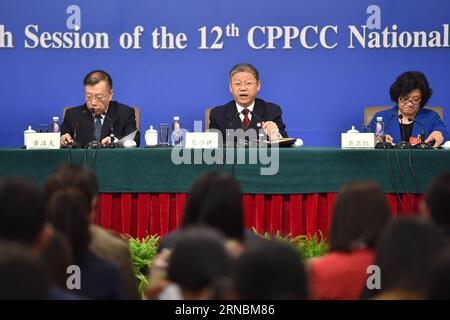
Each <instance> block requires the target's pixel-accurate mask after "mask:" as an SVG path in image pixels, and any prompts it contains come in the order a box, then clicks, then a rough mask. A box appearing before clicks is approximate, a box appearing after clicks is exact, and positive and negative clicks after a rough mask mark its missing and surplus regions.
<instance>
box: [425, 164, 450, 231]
mask: <svg viewBox="0 0 450 320" xmlns="http://www.w3.org/2000/svg"><path fill="white" fill-rule="evenodd" d="M425 203H426V205H427V207H428V210H429V211H430V216H431V219H432V220H433V221H434V222H435V223H436V224H437V225H438V226H441V227H443V228H445V229H446V232H447V233H449V232H450V172H446V173H443V174H441V175H440V176H438V177H437V178H435V179H434V180H433V182H432V183H431V185H430V187H429V188H428V190H427V192H426V194H425Z"/></svg>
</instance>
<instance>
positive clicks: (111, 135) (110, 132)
mask: <svg viewBox="0 0 450 320" xmlns="http://www.w3.org/2000/svg"><path fill="white" fill-rule="evenodd" d="M103 114H104V115H105V118H108V119H109V122H111V128H110V131H109V138H110V140H111V141H110V143H109V144H108V148H115V147H116V144H115V143H114V140H115V139H114V124H113V121H112V119H111V117H110V116H108V115H107V114H106V113H103Z"/></svg>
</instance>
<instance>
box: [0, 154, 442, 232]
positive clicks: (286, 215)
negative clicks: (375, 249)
mask: <svg viewBox="0 0 450 320" xmlns="http://www.w3.org/2000/svg"><path fill="white" fill-rule="evenodd" d="M64 162H71V163H80V164H83V165H86V166H88V167H90V168H92V169H93V170H94V171H95V172H96V174H97V176H98V178H99V183H100V192H101V194H100V200H101V201H100V209H99V215H98V217H97V223H99V224H101V225H102V226H104V227H105V228H111V229H113V230H116V231H118V232H121V233H127V234H130V235H132V236H137V237H143V236H145V235H147V234H160V235H165V234H166V233H167V232H169V231H170V230H173V229H175V228H177V227H178V226H179V224H180V222H181V218H182V214H183V209H184V204H185V201H186V198H187V195H188V193H189V189H190V187H191V185H192V183H193V182H194V181H195V179H196V178H198V177H199V176H200V175H201V174H202V173H204V172H206V171H209V170H225V171H227V172H230V173H232V174H233V175H234V176H235V177H236V178H237V179H238V181H239V182H240V183H241V185H242V190H243V193H244V195H243V201H244V213H245V223H246V225H247V226H248V227H255V228H256V230H257V231H259V232H265V231H268V232H272V233H273V232H276V231H280V232H282V233H291V234H292V235H297V234H306V233H309V234H313V233H314V232H316V231H317V230H321V231H322V232H323V233H325V234H327V233H328V230H329V224H330V220H331V212H332V206H333V202H334V199H335V197H336V193H337V192H338V191H339V188H340V187H341V186H342V184H344V183H346V182H349V181H353V180H374V181H377V182H378V183H379V184H380V185H381V186H382V188H383V189H384V191H385V192H386V194H387V197H388V200H389V202H390V204H391V206H392V209H393V212H394V214H414V213H416V212H417V211H418V208H419V203H420V199H421V195H422V194H423V192H424V190H426V188H427V186H428V185H429V183H430V181H431V179H432V178H434V177H435V176H437V175H438V174H440V173H442V172H444V171H448V170H450V151H448V150H341V149H336V148H281V149H266V148H261V149H242V150H234V149H218V150H206V149H205V150H200V149H198V150H183V149H172V148H138V149H98V150H92V149H90V150H86V149H74V150H69V149H61V150H21V149H0V176H1V177H5V176H25V177H28V178H30V179H32V180H33V181H35V182H36V183H38V184H41V185H42V184H43V183H44V181H45V179H46V178H47V177H48V176H49V175H50V174H51V172H52V170H53V169H54V168H55V167H57V166H58V165H59V164H61V163H64ZM277 168H278V170H276V169H277ZM269 169H270V170H269ZM261 170H266V171H267V170H269V171H272V173H274V172H276V174H273V175H262V172H264V171H261ZM266 173H267V172H266ZM268 173H271V172H268Z"/></svg>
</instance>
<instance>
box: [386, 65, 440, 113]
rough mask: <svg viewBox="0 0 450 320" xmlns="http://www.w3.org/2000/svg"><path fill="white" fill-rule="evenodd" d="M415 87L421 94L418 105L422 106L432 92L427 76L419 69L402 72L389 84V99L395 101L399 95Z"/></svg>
mask: <svg viewBox="0 0 450 320" xmlns="http://www.w3.org/2000/svg"><path fill="white" fill-rule="evenodd" d="M416 89H419V91H420V93H421V94H422V100H421V101H420V107H423V106H424V105H426V104H427V103H428V100H430V98H431V95H432V94H433V90H432V89H431V88H430V85H429V84H428V80H427V78H426V77H425V75H424V74H423V73H422V72H420V71H407V72H405V73H402V74H401V75H399V76H398V77H397V79H396V80H395V82H394V83H393V84H392V85H391V89H390V95H391V100H392V101H394V102H395V103H397V102H398V99H399V98H400V97H404V96H406V95H407V94H408V93H410V92H411V91H413V90H416Z"/></svg>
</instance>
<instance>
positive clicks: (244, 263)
mask: <svg viewBox="0 0 450 320" xmlns="http://www.w3.org/2000/svg"><path fill="white" fill-rule="evenodd" d="M234 285H235V290H236V295H237V298H238V299H244V300H278V299H289V300H292V299H307V298H308V284H307V276H306V270H305V266H304V264H303V262H302V261H301V258H300V257H299V255H298V254H297V252H296V251H295V250H294V248H292V247H290V246H289V245H287V244H285V243H281V242H278V241H274V240H262V239H261V240H259V241H254V242H253V243H252V244H250V245H249V246H247V248H246V250H245V251H244V252H243V253H242V255H241V256H240V257H239V258H238V261H237V265H236V270H235V275H234Z"/></svg>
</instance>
